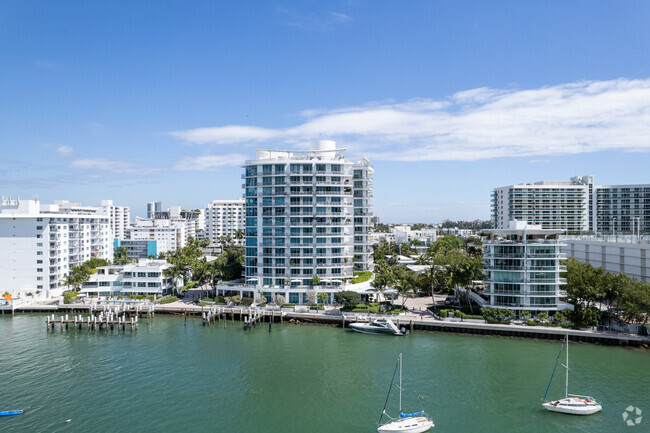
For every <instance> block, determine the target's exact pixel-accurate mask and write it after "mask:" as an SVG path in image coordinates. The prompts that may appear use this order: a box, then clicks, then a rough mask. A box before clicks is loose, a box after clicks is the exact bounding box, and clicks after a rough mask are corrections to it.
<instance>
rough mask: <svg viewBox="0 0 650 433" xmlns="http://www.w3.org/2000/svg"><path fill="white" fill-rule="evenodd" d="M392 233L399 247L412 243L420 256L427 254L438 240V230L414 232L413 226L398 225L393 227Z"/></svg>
mask: <svg viewBox="0 0 650 433" xmlns="http://www.w3.org/2000/svg"><path fill="white" fill-rule="evenodd" d="M390 232H391V233H392V234H393V235H394V236H395V243H396V244H397V245H399V246H401V245H402V244H404V243H411V244H412V245H413V248H414V249H415V251H416V252H417V253H418V254H424V253H426V252H427V250H428V249H429V247H430V246H431V245H433V244H434V243H435V242H436V239H437V230H436V229H422V230H412V229H411V226H408V225H398V226H393V227H391V228H390Z"/></svg>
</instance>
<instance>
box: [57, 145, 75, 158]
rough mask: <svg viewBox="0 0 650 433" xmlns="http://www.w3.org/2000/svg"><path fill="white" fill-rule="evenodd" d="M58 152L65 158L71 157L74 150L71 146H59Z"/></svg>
mask: <svg viewBox="0 0 650 433" xmlns="http://www.w3.org/2000/svg"><path fill="white" fill-rule="evenodd" d="M56 151H57V153H58V154H59V155H63V156H69V155H72V152H74V149H72V147H70V146H59V147H57V148H56Z"/></svg>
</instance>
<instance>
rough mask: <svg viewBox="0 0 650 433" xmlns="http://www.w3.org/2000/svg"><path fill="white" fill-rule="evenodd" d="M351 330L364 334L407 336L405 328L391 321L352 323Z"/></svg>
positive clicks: (378, 320) (379, 320) (377, 320)
mask: <svg viewBox="0 0 650 433" xmlns="http://www.w3.org/2000/svg"><path fill="white" fill-rule="evenodd" d="M350 328H352V329H353V330H355V331H356V332H361V333H362V334H386V335H406V334H407V333H408V332H407V331H406V329H405V328H404V327H402V328H401V329H400V328H398V327H397V325H395V323H393V321H392V320H390V319H376V320H373V321H372V322H370V323H359V322H355V323H350Z"/></svg>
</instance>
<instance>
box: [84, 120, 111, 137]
mask: <svg viewBox="0 0 650 433" xmlns="http://www.w3.org/2000/svg"><path fill="white" fill-rule="evenodd" d="M87 128H88V130H89V131H90V133H91V134H92V135H105V134H106V133H107V132H108V131H107V130H106V126H105V125H104V124H103V123H99V122H90V123H89V124H88V125H87Z"/></svg>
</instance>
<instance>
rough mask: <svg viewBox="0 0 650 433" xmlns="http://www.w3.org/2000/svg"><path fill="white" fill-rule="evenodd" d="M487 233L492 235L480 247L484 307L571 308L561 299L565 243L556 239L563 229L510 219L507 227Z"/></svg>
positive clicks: (564, 282) (540, 310) (537, 309)
mask: <svg viewBox="0 0 650 433" xmlns="http://www.w3.org/2000/svg"><path fill="white" fill-rule="evenodd" d="M488 232H490V233H491V238H490V240H489V241H488V242H486V243H485V245H484V249H483V262H484V270H485V276H486V280H485V281H484V283H485V290H484V291H483V295H487V296H488V298H489V305H487V306H489V307H494V308H506V309H510V310H516V311H524V310H525V311H537V312H550V311H557V310H562V309H565V308H570V306H569V304H566V303H565V302H562V301H561V300H560V298H563V297H566V292H565V291H564V290H563V289H562V286H564V285H565V284H566V279H565V278H560V272H564V271H566V267H565V266H562V265H560V260H561V259H564V258H566V256H565V255H564V254H562V253H561V252H560V249H561V248H562V247H564V246H565V245H564V244H562V243H561V242H560V241H559V240H558V239H557V237H558V235H559V233H561V232H562V230H545V229H542V228H541V227H540V226H539V225H537V226H529V225H526V224H525V223H523V222H519V221H513V222H512V223H511V224H510V228H508V229H497V230H488ZM552 237H555V239H553V238H552Z"/></svg>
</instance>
